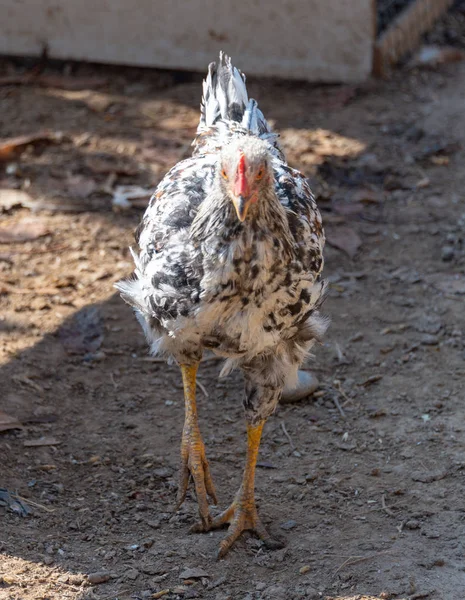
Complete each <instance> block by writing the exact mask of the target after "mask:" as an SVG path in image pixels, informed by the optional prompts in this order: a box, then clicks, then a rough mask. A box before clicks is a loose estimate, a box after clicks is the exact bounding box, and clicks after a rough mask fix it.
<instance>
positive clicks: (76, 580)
mask: <svg viewBox="0 0 465 600" xmlns="http://www.w3.org/2000/svg"><path fill="white" fill-rule="evenodd" d="M83 581H84V576H83V575H78V574H75V575H70V576H69V578H68V583H70V584H71V585H81V583H82V582H83Z"/></svg>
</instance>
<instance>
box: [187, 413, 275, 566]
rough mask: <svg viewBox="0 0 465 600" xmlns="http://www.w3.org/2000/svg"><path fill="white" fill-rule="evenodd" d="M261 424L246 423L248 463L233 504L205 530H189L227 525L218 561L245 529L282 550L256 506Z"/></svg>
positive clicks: (266, 543)
mask: <svg viewBox="0 0 465 600" xmlns="http://www.w3.org/2000/svg"><path fill="white" fill-rule="evenodd" d="M264 424H265V421H264V420H263V421H261V422H260V423H259V424H258V425H256V426H252V425H249V424H247V460H246V465H245V470H244V476H243V480H242V485H241V487H240V488H239V491H238V492H237V494H236V497H235V498H234V500H233V502H232V504H231V505H230V506H229V507H228V508H227V509H226V510H225V511H223V512H222V513H221V514H220V515H218V516H217V517H215V518H214V519H213V520H212V521H211V523H210V525H209V526H208V528H204V527H203V524H202V523H199V524H198V525H196V526H194V527H193V529H192V531H197V532H200V531H208V530H211V529H218V528H220V527H223V526H224V525H226V524H228V523H229V529H228V534H227V536H226V537H225V538H224V539H223V541H222V542H221V544H220V548H219V550H218V554H217V557H218V558H219V559H220V558H223V557H224V556H225V555H226V554H227V552H228V551H229V549H230V548H231V546H232V545H233V544H234V542H235V541H236V540H237V538H238V537H239V536H240V535H241V534H242V532H243V531H246V530H250V531H253V532H254V533H255V534H256V535H257V536H258V537H259V538H260V539H261V540H263V542H264V543H265V546H266V547H267V548H270V549H278V548H282V547H283V544H282V543H281V542H279V541H277V540H274V539H273V538H272V537H271V536H270V534H269V533H268V532H267V530H266V529H265V526H264V525H263V523H262V522H261V520H260V518H259V516H258V513H257V508H256V506H255V465H256V462H257V456H258V449H259V446H260V439H261V434H262V429H263V425H264Z"/></svg>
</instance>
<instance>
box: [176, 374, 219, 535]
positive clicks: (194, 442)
mask: <svg viewBox="0 0 465 600" xmlns="http://www.w3.org/2000/svg"><path fill="white" fill-rule="evenodd" d="M197 368H198V364H195V365H181V371H182V381H183V385H184V401H185V420H184V429H183V432H182V442H181V467H180V471H179V488H178V498H177V507H178V508H179V506H181V504H182V503H183V502H184V498H185V497H186V492H187V485H188V483H189V475H192V478H193V480H194V486H195V493H196V495H197V502H198V504H199V514H200V519H201V521H202V524H203V526H204V528H205V529H207V528H208V527H209V526H210V524H211V516H210V511H209V509H208V500H207V494H208V496H210V498H211V499H212V500H213V502H214V503H215V504H217V499H216V492H215V486H214V485H213V481H212V478H211V474H210V467H209V465H208V461H207V457H206V456H205V446H204V443H203V440H202V435H201V433H200V428H199V423H198V419H197V404H196V401H195V387H196V376H197Z"/></svg>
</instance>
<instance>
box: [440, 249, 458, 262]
mask: <svg viewBox="0 0 465 600" xmlns="http://www.w3.org/2000/svg"><path fill="white" fill-rule="evenodd" d="M454 254H455V251H454V247H453V246H443V247H442V248H441V259H442V260H443V261H444V262H449V261H451V260H452V259H453V258H454Z"/></svg>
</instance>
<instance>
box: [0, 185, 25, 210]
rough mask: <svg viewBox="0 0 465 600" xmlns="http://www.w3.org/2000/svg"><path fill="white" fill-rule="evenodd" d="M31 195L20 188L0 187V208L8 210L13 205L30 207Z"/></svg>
mask: <svg viewBox="0 0 465 600" xmlns="http://www.w3.org/2000/svg"><path fill="white" fill-rule="evenodd" d="M32 203H33V200H32V198H31V196H30V195H29V194H28V193H27V192H23V191H22V190H11V189H0V209H3V210H10V208H13V206H26V207H30V206H31V204H32Z"/></svg>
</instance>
